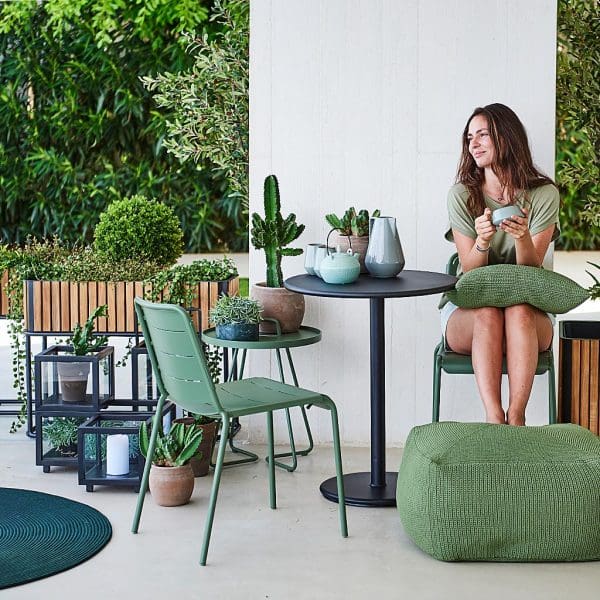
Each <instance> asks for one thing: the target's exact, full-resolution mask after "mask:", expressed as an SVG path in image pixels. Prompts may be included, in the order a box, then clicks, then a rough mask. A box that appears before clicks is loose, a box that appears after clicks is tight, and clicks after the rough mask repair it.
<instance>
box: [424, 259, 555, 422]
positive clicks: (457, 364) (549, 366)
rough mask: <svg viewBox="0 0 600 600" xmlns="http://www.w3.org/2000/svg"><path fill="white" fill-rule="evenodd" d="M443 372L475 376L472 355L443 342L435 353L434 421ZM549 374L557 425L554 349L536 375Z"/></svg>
mask: <svg viewBox="0 0 600 600" xmlns="http://www.w3.org/2000/svg"><path fill="white" fill-rule="evenodd" d="M458 265H459V259H458V254H453V255H452V256H451V257H450V260H448V264H447V265H446V273H448V275H456V273H457V271H458ZM442 371H444V372H445V373H448V374H449V375H473V374H474V372H473V362H472V361H471V356H470V355H465V354H457V353H456V352H452V351H451V350H447V349H446V343H445V340H444V338H443V337H442V341H441V342H440V343H439V344H438V345H437V346H436V348H435V350H434V352H433V415H432V421H433V422H437V421H439V420H440V391H441V383H442ZM502 373H503V374H505V375H506V373H507V370H506V358H504V360H503V361H502ZM544 373H548V418H549V422H550V423H556V389H555V383H554V381H555V379H554V355H553V353H552V348H550V350H546V351H544V352H540V354H539V356H538V364H537V368H536V371H535V374H536V375H543V374H544Z"/></svg>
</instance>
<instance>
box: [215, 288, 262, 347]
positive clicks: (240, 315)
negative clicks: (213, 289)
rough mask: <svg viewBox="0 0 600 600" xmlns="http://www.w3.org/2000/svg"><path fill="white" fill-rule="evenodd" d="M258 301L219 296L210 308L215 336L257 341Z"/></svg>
mask: <svg viewBox="0 0 600 600" xmlns="http://www.w3.org/2000/svg"><path fill="white" fill-rule="evenodd" d="M261 311H262V307H261V305H260V303H259V302H258V301H256V300H253V299H252V298H244V297H241V296H225V295H223V296H221V297H220V298H219V299H218V300H217V302H216V303H215V305H214V306H213V307H212V308H211V310H210V320H211V322H212V323H214V324H215V328H216V334H217V337H219V338H221V339H224V340H240V341H257V340H258V324H259V323H260V313H261Z"/></svg>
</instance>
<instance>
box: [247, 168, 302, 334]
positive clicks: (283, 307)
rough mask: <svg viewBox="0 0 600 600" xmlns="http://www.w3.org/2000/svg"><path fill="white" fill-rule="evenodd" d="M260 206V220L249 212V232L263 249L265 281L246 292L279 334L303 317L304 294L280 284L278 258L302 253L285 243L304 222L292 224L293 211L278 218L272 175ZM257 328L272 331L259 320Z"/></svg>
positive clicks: (296, 325) (297, 234)
mask: <svg viewBox="0 0 600 600" xmlns="http://www.w3.org/2000/svg"><path fill="white" fill-rule="evenodd" d="M264 207H265V217H264V219H263V218H262V217H261V216H260V215H259V214H258V213H253V214H252V228H251V230H250V235H251V240H252V245H253V246H254V247H255V248H256V249H257V250H264V251H265V256H266V261H267V280H266V282H261V283H256V284H254V285H253V286H252V290H251V294H250V295H251V296H252V297H253V298H254V299H256V300H258V301H259V302H260V304H261V305H262V307H263V313H262V316H263V319H264V318H266V317H269V318H274V319H277V320H278V321H279V322H280V324H281V330H282V332H283V333H292V332H294V331H298V328H299V327H300V324H301V323H302V319H303V318H304V296H303V295H302V294H297V293H295V292H290V291H289V290H286V289H285V288H284V287H283V273H282V271H281V258H282V256H298V255H300V254H302V249H301V248H285V246H287V245H288V244H290V243H291V242H293V241H294V240H295V239H297V238H298V237H300V234H301V233H302V232H303V231H304V225H299V224H297V223H296V215H295V214H293V213H291V214H290V215H288V216H287V217H286V218H285V219H284V218H283V217H282V215H281V200H280V198H279V184H278V182H277V178H276V177H275V175H269V176H268V177H266V178H265V184H264ZM260 330H261V331H263V332H265V333H272V332H273V331H274V325H272V324H265V323H264V322H263V323H261V324H260Z"/></svg>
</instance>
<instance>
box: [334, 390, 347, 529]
mask: <svg viewBox="0 0 600 600" xmlns="http://www.w3.org/2000/svg"><path fill="white" fill-rule="evenodd" d="M329 410H330V411H331V428H332V431H333V452H334V456H335V474H336V479H337V493H338V515H339V519H340V531H341V533H342V537H348V521H347V519H346V494H345V492H344V472H343V470H342V451H341V449H340V428H339V425H338V416H337V409H336V407H335V404H334V403H333V402H332V403H331V404H330V405H329Z"/></svg>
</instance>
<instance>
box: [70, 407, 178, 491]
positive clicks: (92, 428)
mask: <svg viewBox="0 0 600 600" xmlns="http://www.w3.org/2000/svg"><path fill="white" fill-rule="evenodd" d="M174 409H175V406H174V405H173V404H172V403H170V402H166V403H165V405H164V407H163V411H162V414H163V417H165V416H166V415H170V417H171V419H172V418H174V414H173V413H174ZM152 418H153V414H152V413H150V412H147V411H143V412H142V411H140V412H133V411H124V412H109V411H107V412H103V413H101V414H99V415H95V416H93V417H91V418H89V419H87V420H86V421H85V422H84V423H82V424H81V425H80V426H79V428H78V431H77V448H78V453H77V465H78V475H79V485H85V489H86V491H88V492H93V491H94V485H114V486H122V487H132V488H134V489H135V491H136V492H137V491H138V490H139V487H140V482H141V479H142V473H143V470H144V464H145V459H144V457H143V456H142V455H141V453H140V451H139V442H138V431H139V427H140V423H143V422H147V421H150V420H151V419H152ZM117 434H121V435H126V436H127V438H128V449H129V453H128V463H129V464H128V467H129V472H128V473H126V474H122V475H110V474H107V437H108V436H110V435H117Z"/></svg>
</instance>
